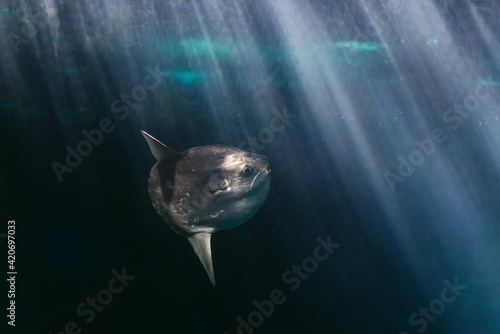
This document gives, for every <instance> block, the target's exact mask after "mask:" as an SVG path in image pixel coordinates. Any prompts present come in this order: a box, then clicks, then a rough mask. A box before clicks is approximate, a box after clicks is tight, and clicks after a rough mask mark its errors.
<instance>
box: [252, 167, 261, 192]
mask: <svg viewBox="0 0 500 334" xmlns="http://www.w3.org/2000/svg"><path fill="white" fill-rule="evenodd" d="M261 172H262V170H259V172H258V173H257V175H255V176H254V177H253V180H252V183H250V188H252V186H253V183H254V182H255V179H256V178H257V176H259V174H260V173H261Z"/></svg>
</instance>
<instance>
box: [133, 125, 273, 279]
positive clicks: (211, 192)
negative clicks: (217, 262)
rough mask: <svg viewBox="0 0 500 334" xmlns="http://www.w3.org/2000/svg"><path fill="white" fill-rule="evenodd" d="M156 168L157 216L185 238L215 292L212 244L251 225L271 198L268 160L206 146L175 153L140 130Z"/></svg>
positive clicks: (151, 183)
mask: <svg viewBox="0 0 500 334" xmlns="http://www.w3.org/2000/svg"><path fill="white" fill-rule="evenodd" d="M141 133H142V134H143V136H144V138H146V141H147V142H148V144H149V147H150V149H151V153H153V155H154V157H155V158H156V159H157V160H158V162H157V163H156V164H155V165H154V166H153V168H151V173H150V174H149V180H148V191H149V196H150V198H151V203H152V204H153V207H154V208H155V210H156V212H157V213H158V214H159V215H160V216H161V217H162V218H163V220H164V221H165V222H167V224H168V225H169V226H170V227H171V228H172V229H173V230H174V231H175V232H177V233H178V234H181V235H183V236H185V237H187V238H188V240H189V242H190V243H191V246H193V248H194V251H195V252H196V255H198V257H199V259H200V261H201V263H202V264H203V267H205V270H206V272H207V274H208V276H209V277H210V281H211V282H212V285H213V286H215V275H214V269H213V265H212V251H211V248H210V238H211V236H212V234H213V233H215V232H217V231H220V230H225V229H228V228H232V227H236V226H238V225H241V224H243V223H244V222H246V221H247V220H248V219H250V218H251V217H252V216H253V215H254V214H255V213H256V212H257V210H258V209H259V208H260V207H261V206H262V204H263V203H264V201H265V200H266V198H267V194H268V192H269V185H270V183H271V175H270V173H271V170H270V169H269V163H268V160H267V157H266V156H264V155H259V154H253V153H250V152H247V151H243V150H240V149H238V148H234V147H229V146H221V145H210V146H200V147H193V148H191V149H189V150H186V151H183V152H174V151H172V150H171V149H169V148H168V147H167V146H165V145H164V144H163V143H161V142H160V141H159V140H157V139H156V138H154V137H153V136H151V135H149V134H148V133H146V132H144V131H142V130H141Z"/></svg>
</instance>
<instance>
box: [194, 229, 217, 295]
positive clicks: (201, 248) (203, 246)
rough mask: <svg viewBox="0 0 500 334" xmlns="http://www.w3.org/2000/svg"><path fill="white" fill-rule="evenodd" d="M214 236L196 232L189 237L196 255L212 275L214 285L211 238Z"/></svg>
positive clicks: (209, 274)
mask: <svg viewBox="0 0 500 334" xmlns="http://www.w3.org/2000/svg"><path fill="white" fill-rule="evenodd" d="M211 237H212V235H211V234H209V233H196V234H193V235H192V236H190V237H188V240H189V242H190V243H191V246H193V248H194V251H195V253H196V255H198V258H199V259H200V261H201V264H203V267H205V271H206V272H207V274H208V277H210V281H211V282H212V285H213V286H215V275H214V267H213V265H212V250H211V248H210V238H211Z"/></svg>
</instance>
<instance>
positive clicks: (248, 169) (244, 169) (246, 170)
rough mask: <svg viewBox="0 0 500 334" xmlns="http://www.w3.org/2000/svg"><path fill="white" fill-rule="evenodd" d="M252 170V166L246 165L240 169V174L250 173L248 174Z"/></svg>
mask: <svg viewBox="0 0 500 334" xmlns="http://www.w3.org/2000/svg"><path fill="white" fill-rule="evenodd" d="M252 171H253V169H252V167H250V166H248V165H246V166H244V167H243V169H242V170H241V174H243V175H250V174H252Z"/></svg>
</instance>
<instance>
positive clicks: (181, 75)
mask: <svg viewBox="0 0 500 334" xmlns="http://www.w3.org/2000/svg"><path fill="white" fill-rule="evenodd" d="M165 76H168V77H170V78H172V79H174V80H175V81H177V82H179V83H181V84H182V85H183V86H193V85H196V84H198V83H200V82H204V81H208V80H211V79H212V76H211V75H210V74H207V73H203V72H198V71H193V70H175V71H171V72H167V73H166V75H165Z"/></svg>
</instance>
